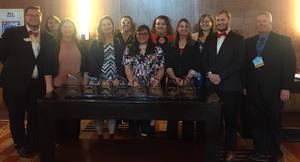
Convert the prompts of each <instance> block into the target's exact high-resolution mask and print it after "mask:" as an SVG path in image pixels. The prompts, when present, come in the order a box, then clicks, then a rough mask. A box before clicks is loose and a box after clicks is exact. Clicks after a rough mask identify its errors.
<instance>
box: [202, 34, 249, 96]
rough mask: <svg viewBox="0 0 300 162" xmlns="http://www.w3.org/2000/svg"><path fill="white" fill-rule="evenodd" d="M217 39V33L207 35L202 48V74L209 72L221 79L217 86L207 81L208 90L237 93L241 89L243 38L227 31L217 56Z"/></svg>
mask: <svg viewBox="0 0 300 162" xmlns="http://www.w3.org/2000/svg"><path fill="white" fill-rule="evenodd" d="M217 39H218V38H217V33H213V34H211V35H209V36H208V37H207V39H206V41H205V44H204V47H203V59H202V61H203V62H202V66H203V67H202V68H203V72H204V74H207V72H209V71H211V72H212V73H214V74H219V75H220V77H221V83H220V84H219V85H217V86H215V85H214V84H212V83H211V82H210V81H207V84H208V88H211V87H215V88H217V89H218V90H221V91H239V90H241V88H242V84H241V71H242V67H243V63H244V49H245V48H244V38H243V37H242V36H241V35H238V34H236V33H234V32H232V31H229V33H228V34H227V36H226V38H225V40H224V42H223V44H222V46H221V47H220V50H219V53H218V54H217Z"/></svg>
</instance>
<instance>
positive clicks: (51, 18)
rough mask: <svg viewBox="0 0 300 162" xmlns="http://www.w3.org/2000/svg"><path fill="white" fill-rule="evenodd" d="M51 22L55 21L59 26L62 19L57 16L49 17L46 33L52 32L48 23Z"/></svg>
mask: <svg viewBox="0 0 300 162" xmlns="http://www.w3.org/2000/svg"><path fill="white" fill-rule="evenodd" d="M50 20H54V21H56V22H57V23H58V24H61V21H60V19H59V18H58V17H57V16H49V17H47V19H46V31H47V32H50V29H49V26H48V23H49V21H50Z"/></svg>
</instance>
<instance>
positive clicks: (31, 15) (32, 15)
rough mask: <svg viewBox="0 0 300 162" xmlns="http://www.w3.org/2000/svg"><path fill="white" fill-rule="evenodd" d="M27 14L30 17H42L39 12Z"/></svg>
mask: <svg viewBox="0 0 300 162" xmlns="http://www.w3.org/2000/svg"><path fill="white" fill-rule="evenodd" d="M26 16H28V17H40V16H41V15H39V14H35V15H34V14H27V15H26Z"/></svg>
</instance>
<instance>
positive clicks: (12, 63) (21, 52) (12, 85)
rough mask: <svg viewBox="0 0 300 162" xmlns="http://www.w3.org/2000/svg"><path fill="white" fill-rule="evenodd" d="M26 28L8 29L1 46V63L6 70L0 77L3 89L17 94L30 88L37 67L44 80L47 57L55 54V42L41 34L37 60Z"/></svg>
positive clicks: (46, 34) (44, 33)
mask: <svg viewBox="0 0 300 162" xmlns="http://www.w3.org/2000/svg"><path fill="white" fill-rule="evenodd" d="M25 38H29V34H28V31H27V29H26V26H22V27H16V28H11V29H8V30H7V31H6V32H5V33H4V34H3V35H2V43H1V44H0V53H1V54H0V61H1V63H2V64H4V69H3V71H2V74H1V77H0V83H1V85H2V86H3V87H5V88H8V89H10V90H12V91H15V92H24V91H26V89H27V87H28V86H29V83H30V80H31V78H32V72H33V69H34V67H35V65H37V67H38V77H39V79H42V80H43V77H44V74H45V66H44V65H45V62H47V61H48V60H47V58H46V56H47V55H49V54H50V53H52V54H53V53H54V49H53V46H54V45H55V41H54V39H53V37H52V36H51V35H49V34H48V33H46V32H42V33H41V37H40V52H39V55H38V57H37V58H35V56H34V53H33V49H32V45H31V42H30V41H25Z"/></svg>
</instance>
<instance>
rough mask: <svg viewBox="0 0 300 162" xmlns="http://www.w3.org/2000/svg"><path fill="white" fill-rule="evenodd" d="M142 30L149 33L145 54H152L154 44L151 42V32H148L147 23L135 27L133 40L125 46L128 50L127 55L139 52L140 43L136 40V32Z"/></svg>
mask: <svg viewBox="0 0 300 162" xmlns="http://www.w3.org/2000/svg"><path fill="white" fill-rule="evenodd" d="M144 30H146V31H147V32H148V34H149V37H148V42H147V48H146V52H145V55H149V54H153V53H154V52H155V45H154V44H153V42H152V40H151V37H150V34H151V33H150V29H149V27H148V26H147V25H141V26H139V27H138V28H137V32H136V33H135V35H134V41H133V42H132V43H131V44H129V45H128V46H127V48H128V50H129V51H128V53H129V55H131V56H136V55H137V54H139V52H140V51H139V50H140V49H139V46H140V43H139V41H138V40H137V34H138V32H141V31H144Z"/></svg>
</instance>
